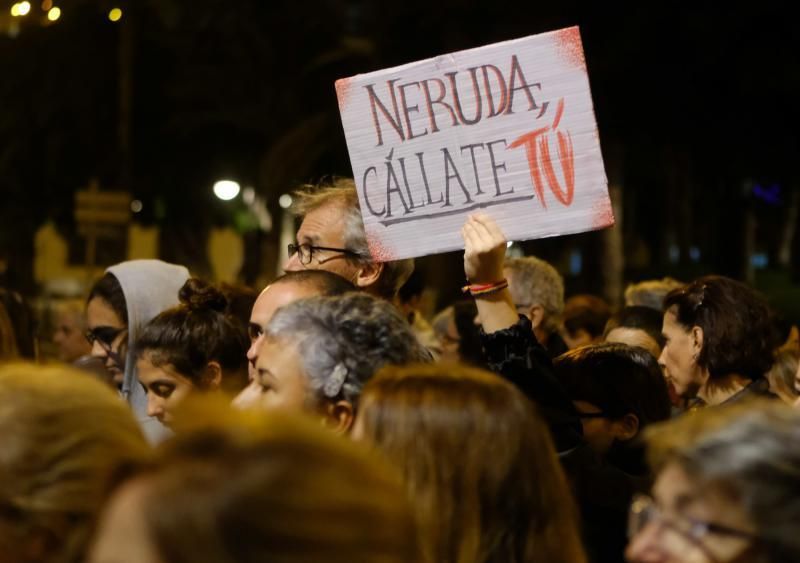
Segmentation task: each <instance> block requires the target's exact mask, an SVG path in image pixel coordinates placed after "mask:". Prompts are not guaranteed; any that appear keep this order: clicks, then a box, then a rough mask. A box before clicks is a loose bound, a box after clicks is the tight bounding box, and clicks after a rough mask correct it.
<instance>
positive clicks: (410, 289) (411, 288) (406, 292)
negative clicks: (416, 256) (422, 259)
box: [397, 268, 425, 303]
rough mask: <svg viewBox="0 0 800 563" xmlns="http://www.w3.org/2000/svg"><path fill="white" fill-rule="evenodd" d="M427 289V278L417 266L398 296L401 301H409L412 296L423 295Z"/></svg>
mask: <svg viewBox="0 0 800 563" xmlns="http://www.w3.org/2000/svg"><path fill="white" fill-rule="evenodd" d="M424 290H425V279H424V278H423V277H422V274H421V273H420V271H419V270H417V269H416V268H415V269H414V271H413V272H411V275H410V276H408V279H407V280H406V283H404V284H403V286H402V287H401V288H400V289H399V290H398V292H397V297H398V298H399V299H400V302H401V303H408V302H409V301H411V299H412V298H414V297H418V296H420V295H422V292H423V291H424Z"/></svg>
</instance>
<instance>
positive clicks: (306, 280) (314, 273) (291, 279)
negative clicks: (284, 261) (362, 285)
mask: <svg viewBox="0 0 800 563" xmlns="http://www.w3.org/2000/svg"><path fill="white" fill-rule="evenodd" d="M283 283H291V284H297V285H306V286H309V287H312V288H314V290H315V292H314V293H315V294H316V295H323V296H327V297H332V296H335V295H342V294H344V293H348V292H350V291H356V289H357V288H356V286H355V285H353V284H352V283H350V282H349V281H348V280H346V279H345V278H343V277H342V276H337V275H336V274H333V273H331V272H328V271H325V270H297V271H294V272H286V273H284V274H281V275H280V276H278V277H277V278H276V279H275V281H273V282H272V283H271V284H270V285H277V284H283Z"/></svg>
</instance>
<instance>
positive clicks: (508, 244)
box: [506, 240, 514, 248]
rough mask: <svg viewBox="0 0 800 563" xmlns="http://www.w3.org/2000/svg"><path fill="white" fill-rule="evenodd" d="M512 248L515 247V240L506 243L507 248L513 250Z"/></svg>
mask: <svg viewBox="0 0 800 563" xmlns="http://www.w3.org/2000/svg"><path fill="white" fill-rule="evenodd" d="M512 246H514V241H513V240H510V241H508V242H507V243H506V248H511V247H512Z"/></svg>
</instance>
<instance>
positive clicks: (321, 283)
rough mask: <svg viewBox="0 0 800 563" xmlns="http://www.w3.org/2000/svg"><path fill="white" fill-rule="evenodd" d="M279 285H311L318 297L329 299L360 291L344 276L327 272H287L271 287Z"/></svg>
mask: <svg viewBox="0 0 800 563" xmlns="http://www.w3.org/2000/svg"><path fill="white" fill-rule="evenodd" d="M279 283H296V284H298V285H309V286H311V287H313V288H314V289H316V290H318V291H317V294H318V295H324V296H328V297H329V296H334V295H343V294H345V293H348V292H350V291H356V290H357V289H358V288H357V287H356V286H355V285H353V284H352V283H350V282H349V281H348V280H346V279H345V278H343V277H342V276H338V275H336V274H333V273H331V272H328V271H326V270H298V271H296V272H286V273H285V274H283V275H282V276H280V277H278V278H276V279H275V281H273V282H272V283H271V284H270V285H277V284H279ZM251 308H252V307H251ZM248 314H249V313H248Z"/></svg>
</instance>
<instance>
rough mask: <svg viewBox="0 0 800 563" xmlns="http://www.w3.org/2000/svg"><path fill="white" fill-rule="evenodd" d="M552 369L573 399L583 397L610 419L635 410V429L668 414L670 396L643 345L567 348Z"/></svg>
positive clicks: (652, 358) (657, 369)
mask: <svg viewBox="0 0 800 563" xmlns="http://www.w3.org/2000/svg"><path fill="white" fill-rule="evenodd" d="M553 369H554V370H555V373H556V375H557V376H558V378H559V380H560V381H561V382H562V384H563V385H564V387H565V388H566V390H567V394H568V395H569V397H570V399H572V400H573V401H586V402H588V403H591V404H593V405H595V406H597V407H599V408H600V409H601V410H602V412H604V413H606V414H607V415H608V417H609V418H611V419H620V418H622V417H623V416H625V415H626V414H628V413H632V414H635V415H636V417H637V418H638V420H639V429H642V428H644V427H646V426H647V425H649V424H652V423H655V422H660V421H663V420H667V419H668V418H669V417H670V400H669V393H668V391H667V384H666V381H665V379H664V375H663V374H662V372H661V368H660V367H659V365H658V362H656V360H655V358H654V357H653V355H652V354H650V353H649V352H647V351H646V350H644V349H643V348H638V347H632V346H626V345H624V344H598V345H593V346H584V347H582V348H577V349H575V350H571V351H569V352H567V353H566V354H563V355H562V356H559V357H558V358H557V359H556V360H555V361H554V362H553Z"/></svg>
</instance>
